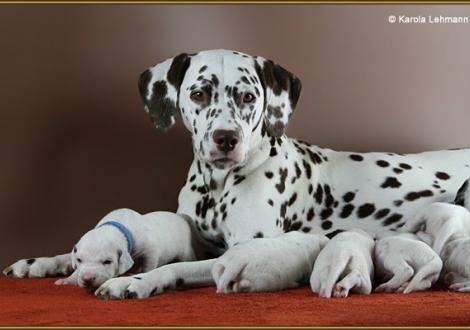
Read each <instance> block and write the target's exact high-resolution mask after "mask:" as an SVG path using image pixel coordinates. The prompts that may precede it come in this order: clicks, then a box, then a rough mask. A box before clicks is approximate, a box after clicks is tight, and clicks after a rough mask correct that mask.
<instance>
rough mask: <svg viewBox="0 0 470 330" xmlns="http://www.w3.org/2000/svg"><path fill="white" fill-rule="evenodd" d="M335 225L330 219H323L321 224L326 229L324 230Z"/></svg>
mask: <svg viewBox="0 0 470 330" xmlns="http://www.w3.org/2000/svg"><path fill="white" fill-rule="evenodd" d="M332 226H333V223H332V222H331V221H329V220H327V221H323V222H322V224H321V227H322V228H323V229H324V230H328V229H330V228H331V227H332Z"/></svg>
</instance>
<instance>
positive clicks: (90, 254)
mask: <svg viewBox="0 0 470 330" xmlns="http://www.w3.org/2000/svg"><path fill="white" fill-rule="evenodd" d="M191 231H192V228H191V226H190V224H189V222H188V221H187V219H186V218H185V217H184V216H182V215H177V214H175V213H170V212H152V213H148V214H144V215H142V214H139V213H137V212H135V211H133V210H131V209H118V210H115V211H112V212H111V213H109V214H107V215H106V216H105V217H104V218H103V219H101V220H100V221H99V222H98V224H97V225H96V227H95V228H94V229H92V230H90V231H89V232H87V233H86V234H85V235H83V236H82V238H81V239H80V240H79V241H78V243H77V244H76V245H75V246H74V247H73V250H72V253H71V258H72V268H73V269H74V271H73V273H72V274H71V275H70V276H69V277H67V278H64V279H59V280H57V281H56V282H55V284H57V285H64V284H71V285H78V286H80V287H82V288H87V289H94V288H96V287H99V286H100V285H101V284H103V283H104V282H105V281H107V280H109V279H110V278H114V277H117V276H119V275H122V274H124V273H127V272H133V273H134V272H148V271H150V270H152V269H154V268H157V267H158V266H161V265H165V264H168V263H171V262H177V261H192V260H195V259H196V255H195V253H194V249H193V246H192V244H191V243H188V242H191ZM168 247H171V249H169V248H168Z"/></svg>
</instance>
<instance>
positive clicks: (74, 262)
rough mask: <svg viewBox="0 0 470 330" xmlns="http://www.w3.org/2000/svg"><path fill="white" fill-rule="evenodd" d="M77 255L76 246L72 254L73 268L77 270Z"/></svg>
mask: <svg viewBox="0 0 470 330" xmlns="http://www.w3.org/2000/svg"><path fill="white" fill-rule="evenodd" d="M76 253H77V245H75V246H74V247H73V249H72V252H71V253H70V255H71V257H72V268H73V269H77V262H76V260H75V254H76Z"/></svg>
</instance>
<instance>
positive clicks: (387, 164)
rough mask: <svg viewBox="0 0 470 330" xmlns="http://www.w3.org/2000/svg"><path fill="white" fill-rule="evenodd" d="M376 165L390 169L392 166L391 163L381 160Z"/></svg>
mask: <svg viewBox="0 0 470 330" xmlns="http://www.w3.org/2000/svg"><path fill="white" fill-rule="evenodd" d="M376 164H377V165H378V166H380V167H388V166H390V163H389V162H387V161H386V160H381V159H380V160H378V161H377V162H376Z"/></svg>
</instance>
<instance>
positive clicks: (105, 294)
mask: <svg viewBox="0 0 470 330" xmlns="http://www.w3.org/2000/svg"><path fill="white" fill-rule="evenodd" d="M215 261H216V259H209V260H201V261H188V262H178V263H174V264H169V265H165V266H162V267H159V268H156V269H154V270H152V271H150V272H147V273H142V274H138V275H135V276H125V277H118V278H112V279H110V280H108V281H106V282H105V283H103V284H102V285H101V286H100V287H99V288H98V289H97V290H96V291H95V295H96V296H97V297H98V298H102V299H131V298H139V299H141V298H147V297H150V296H153V295H156V294H159V293H162V292H164V291H166V290H174V289H180V288H185V287H202V286H210V285H213V284H214V280H213V279H212V274H211V269H212V266H213V264H214V262H215Z"/></svg>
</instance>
